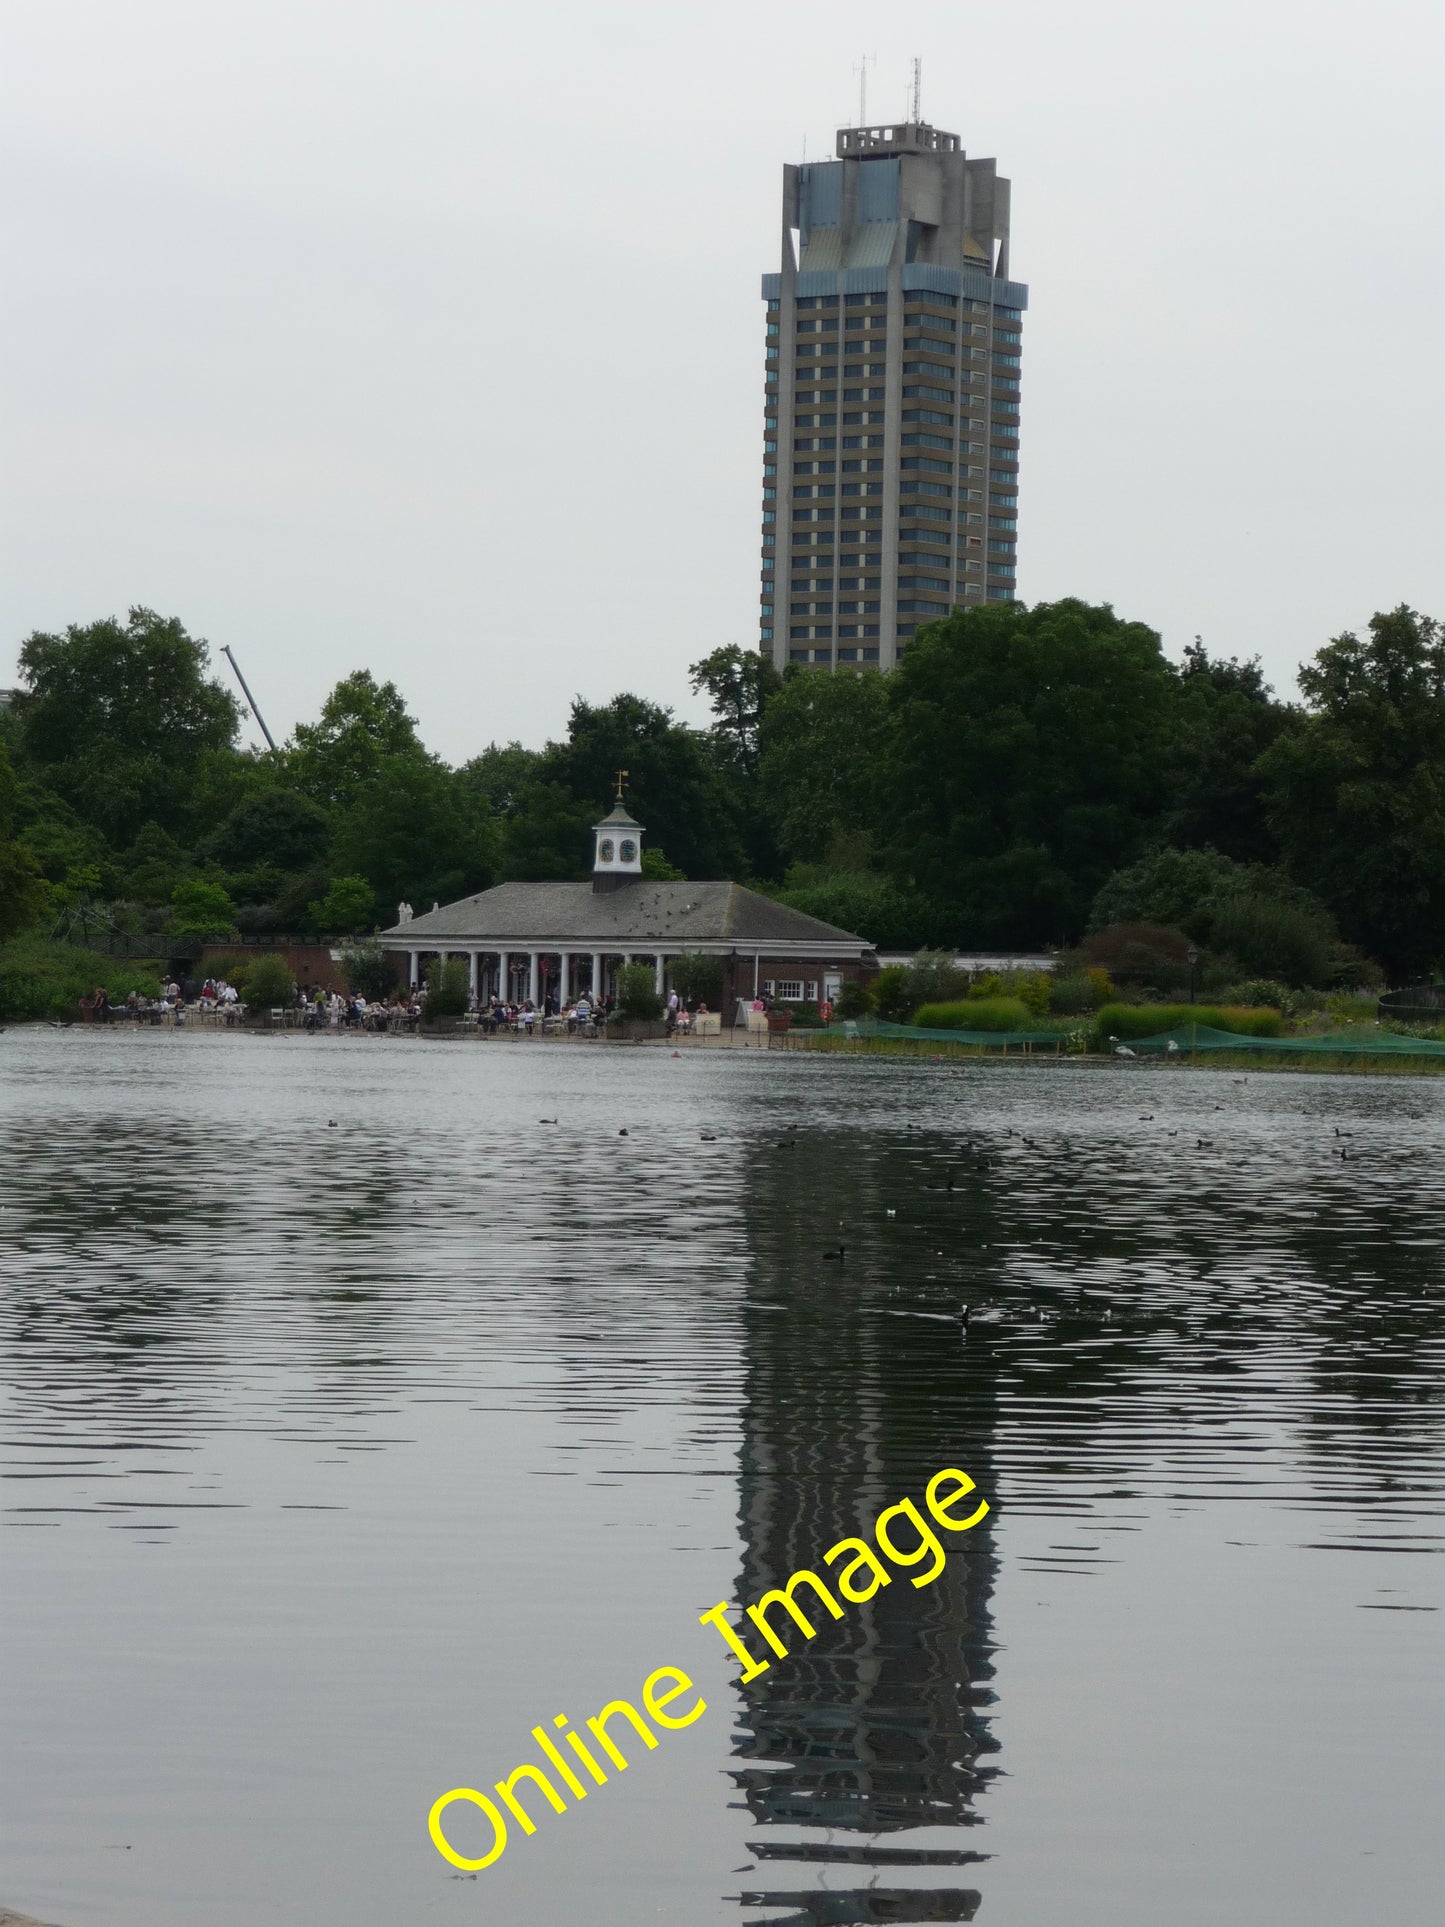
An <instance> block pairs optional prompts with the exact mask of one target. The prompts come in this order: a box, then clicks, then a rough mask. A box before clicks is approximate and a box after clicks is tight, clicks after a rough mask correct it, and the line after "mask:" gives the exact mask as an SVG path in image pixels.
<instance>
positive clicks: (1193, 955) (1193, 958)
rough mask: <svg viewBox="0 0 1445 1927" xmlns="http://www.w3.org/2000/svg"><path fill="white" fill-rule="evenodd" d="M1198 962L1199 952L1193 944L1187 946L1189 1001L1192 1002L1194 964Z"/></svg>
mask: <svg viewBox="0 0 1445 1927" xmlns="http://www.w3.org/2000/svg"><path fill="white" fill-rule="evenodd" d="M1198 962H1199V952H1198V951H1197V950H1196V949H1195V948H1194V945H1193V944H1190V946H1189V1001H1190V1003H1191V1004H1192V1003H1193V1002H1194V966H1195V965H1196V964H1197V963H1198Z"/></svg>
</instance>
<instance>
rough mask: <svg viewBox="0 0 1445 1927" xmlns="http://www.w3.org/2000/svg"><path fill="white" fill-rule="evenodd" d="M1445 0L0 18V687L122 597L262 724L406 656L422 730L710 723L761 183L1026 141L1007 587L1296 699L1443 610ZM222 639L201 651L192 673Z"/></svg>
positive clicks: (620, 6)
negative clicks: (912, 79) (1337, 658)
mask: <svg viewBox="0 0 1445 1927" xmlns="http://www.w3.org/2000/svg"><path fill="white" fill-rule="evenodd" d="M1442 17H1445V16H1442V9H1441V8H1440V7H1439V5H1438V0H1369V4H1339V3H1338V0H1334V3H1332V0H1249V3H1245V0H1209V3H1208V4H1199V3H1198V0H1196V3H1195V4H1184V3H1181V0H1174V4H1171V5H1168V6H1161V5H1160V4H1159V0H1101V4H1095V5H1088V4H1080V3H1079V0H1011V4H1010V5H1008V6H1007V7H1003V6H996V7H984V6H979V5H960V4H958V0H941V3H938V4H934V3H933V0H930V3H929V4H917V5H912V6H892V7H886V8H885V7H883V6H881V5H878V4H877V0H874V4H870V5H861V4H856V3H855V0H827V3H826V4H823V3H822V0H767V4H762V3H761V0H729V3H728V4H727V5H718V6H714V7H710V8H707V9H703V8H700V7H698V6H695V5H694V6H689V5H685V4H684V5H678V4H675V3H674V4H668V5H662V4H639V3H638V0H612V4H609V5H602V4H598V0H589V4H585V5H584V4H579V0H552V4H550V5H548V6H546V7H535V6H534V7H515V6H502V5H496V4H480V3H479V0H469V3H468V4H453V3H452V0H405V4H403V3H402V0H344V4H341V3H339V0H338V3H335V4H332V3H330V0H328V3H326V4H322V3H321V0H246V4H243V5H236V4H231V5H226V6H220V5H215V4H212V0H184V4H179V3H176V0H0V23H3V45H0V120H3V127H0V140H3V145H4V156H3V188H0V193H3V211H4V226H3V235H4V258H5V278H6V282H7V292H6V297H5V301H4V304H3V338H0V370H3V374H0V380H3V422H0V436H3V438H4V463H3V467H4V484H3V485H4V488H5V492H6V493H5V501H4V509H3V513H4V537H3V540H4V548H5V555H4V569H3V580H0V617H3V621H0V684H4V683H7V682H9V681H12V680H13V674H12V670H13V659H14V652H15V650H16V649H17V648H18V646H19V644H20V642H21V640H22V639H23V638H24V637H25V636H26V635H27V634H28V633H29V632H30V631H31V630H32V629H35V628H44V629H55V628H61V627H63V626H64V625H65V624H66V623H68V622H85V621H89V620H92V619H94V618H95V617H98V616H102V615H107V614H112V613H121V614H123V613H124V611H125V609H126V608H127V607H128V606H129V605H131V604H133V603H143V604H146V605H148V606H150V607H153V608H155V609H158V610H161V611H162V612H164V613H166V614H173V615H176V616H179V617H180V618H181V619H182V621H184V622H185V623H186V625H187V626H188V627H189V628H190V629H191V631H192V633H194V634H199V635H202V636H204V637H206V638H207V639H208V640H209V641H210V643H211V644H212V647H213V649H214V648H218V647H219V645H220V644H222V643H229V644H231V646H232V647H233V648H234V649H235V650H236V652H237V654H238V656H239V657H240V659H241V662H242V666H243V667H244V668H245V670H246V672H247V676H248V679H249V680H250V682H251V685H252V688H253V689H254V690H255V692H256V695H257V698H258V699H259V701H260V703H261V706H262V709H263V711H264V712H265V714H266V716H267V720H268V722H269V723H270V724H271V727H272V729H273V731H274V732H275V733H276V734H277V735H278V736H280V735H281V734H282V733H283V732H285V731H289V730H290V728H291V726H292V724H293V723H294V722H295V721H296V720H297V719H298V718H300V719H305V718H306V717H308V716H309V715H312V714H314V712H315V710H316V708H317V706H318V705H319V703H320V701H321V699H322V698H323V696H324V694H325V692H326V691H327V689H328V688H329V687H330V686H331V684H332V683H333V682H334V681H335V680H336V679H337V678H338V677H340V676H342V675H345V674H347V673H348V672H349V671H351V670H352V669H355V668H360V667H367V668H369V669H371V670H372V671H373V672H374V673H375V674H376V675H377V676H378V677H384V676H390V677H393V678H394V679H395V680H396V681H397V683H398V684H399V685H400V686H401V688H402V690H403V692H404V693H405V695H406V697H407V699H408V701H409V703H410V705H411V707H412V709H413V711H414V713H415V714H416V715H417V717H418V718H419V720H420V723H421V726H422V732H423V735H424V737H425V739H426V741H427V742H428V744H429V745H430V746H431V747H432V748H434V749H436V750H438V751H439V752H441V753H442V754H443V755H445V756H446V757H448V758H449V759H450V760H452V761H461V760H463V759H464V758H465V757H467V756H469V755H471V754H474V753H475V752H476V751H477V750H479V749H480V748H482V747H483V746H484V745H485V744H486V743H487V742H489V741H490V740H492V739H493V738H496V739H500V740H505V739H507V738H510V737H520V738H521V739H522V740H523V741H524V742H527V743H531V744H539V743H540V742H541V741H543V740H544V738H545V737H547V736H548V735H559V734H561V733H562V732H563V730H564V728H565V723H566V716H567V709H568V705H569V702H570V700H571V698H572V697H573V695H574V694H578V693H580V694H583V695H585V696H587V697H588V698H591V699H594V700H596V699H602V698H605V697H607V696H609V695H611V694H613V693H615V692H616V691H617V690H619V689H632V690H635V691H637V692H638V693H639V694H642V695H646V696H650V697H652V698H654V699H655V700H658V701H662V702H666V703H670V704H672V705H673V706H674V707H676V708H677V709H678V711H679V713H681V714H683V715H687V716H700V715H701V709H700V706H699V704H698V703H697V701H696V699H695V698H693V697H692V696H691V695H690V694H689V691H688V685H687V665H688V664H689V662H691V661H693V660H695V659H696V658H697V657H698V656H700V655H702V654H703V653H705V652H706V651H707V650H709V649H712V648H714V647H716V646H717V645H718V644H719V643H725V642H741V643H743V644H747V645H752V644H753V643H755V641H756V637H757V589H758V567H759V543H758V530H759V509H760V495H759V491H760V486H761V480H760V473H759V468H760V462H761V417H762V379H763V311H762V305H761V301H760V298H759V287H758V277H759V275H760V274H761V273H763V272H764V271H766V270H771V269H773V268H775V267H776V266H777V253H778V229H779V192H780V170H781V167H782V164H783V163H784V162H785V161H791V160H797V159H800V158H802V156H803V151H804V143H805V141H806V149H807V154H808V155H809V156H811V157H814V158H819V157H823V156H825V155H828V154H830V153H831V152H832V145H833V134H834V130H835V128H836V127H838V126H840V125H844V124H848V123H850V122H852V121H854V120H856V118H857V78H856V72H855V69H856V65H857V62H858V60H859V57H860V55H862V54H865V53H866V54H870V55H876V63H875V64H873V66H872V68H871V78H870V82H869V100H868V107H869V118H870V119H885V118H889V117H893V116H896V115H899V114H901V113H902V111H903V109H904V106H905V102H906V97H907V88H908V83H909V74H910V63H911V60H912V57H913V56H914V55H915V54H918V55H921V57H922V60H923V108H924V117H925V119H928V120H931V121H932V122H933V123H934V124H935V125H937V126H941V127H945V128H948V129H950V130H953V131H956V132H958V133H959V134H960V135H961V136H962V138H963V143H964V146H965V148H966V149H967V150H968V151H969V152H970V153H972V154H977V155H995V156H997V159H998V164H999V168H1000V171H1001V172H1003V173H1005V174H1007V175H1008V176H1010V177H1011V179H1012V181H1013V184H1014V189H1013V207H1014V231H1013V251H1012V272H1013V274H1014V275H1015V276H1016V277H1017V278H1018V279H1021V280H1023V281H1026V282H1027V283H1028V284H1029V287H1030V291H1031V306H1030V309H1029V314H1028V318H1027V320H1026V322H1025V332H1024V365H1023V436H1022V477H1021V517H1020V539H1019V574H1018V589H1019V593H1020V595H1021V596H1022V597H1024V598H1025V599H1026V600H1028V601H1030V602H1033V601H1039V600H1045V599H1051V598H1054V597H1057V596H1062V595H1078V596H1084V597H1087V598H1089V599H1090V600H1099V601H1109V602H1112V603H1113V604H1114V606H1115V607H1116V608H1117V609H1118V610H1119V611H1120V612H1121V613H1124V614H1127V615H1129V616H1131V617H1136V618H1139V619H1141V620H1143V621H1146V622H1148V623H1150V624H1151V625H1153V626H1154V627H1155V628H1157V629H1159V630H1160V632H1161V633H1162V635H1163V637H1164V640H1165V644H1166V647H1167V648H1168V649H1169V650H1170V652H1171V653H1172V654H1174V655H1176V656H1177V655H1178V653H1179V651H1180V650H1181V649H1182V648H1183V646H1184V645H1185V643H1187V642H1188V641H1189V640H1190V638H1191V637H1192V636H1193V635H1194V634H1195V633H1196V632H1198V633H1202V634H1203V636H1204V638H1205V641H1206V643H1207V644H1208V645H1209V646H1210V648H1211V649H1215V650H1219V651H1222V652H1224V653H1235V652H1241V653H1246V654H1254V653H1258V654H1260V655H1262V656H1263V658H1264V660H1265V663H1266V666H1267V668H1268V670H1269V672H1270V673H1271V675H1272V677H1273V678H1274V680H1275V681H1276V683H1277V684H1278V685H1279V686H1281V687H1284V688H1290V687H1292V678H1293V671H1294V667H1295V665H1296V664H1297V663H1298V662H1299V660H1300V659H1301V658H1302V657H1303V656H1305V655H1307V654H1309V653H1312V652H1313V650H1314V649H1315V648H1317V647H1318V646H1319V644H1320V643H1321V642H1323V641H1325V640H1327V639H1328V638H1329V637H1330V636H1331V635H1334V634H1337V633H1338V632H1339V631H1341V630H1342V629H1346V628H1353V627H1358V626H1359V625H1361V624H1363V623H1364V622H1365V621H1367V619H1368V618H1369V616H1370V614H1371V612H1372V611H1373V610H1375V609H1377V608H1381V607H1393V606H1394V605H1395V604H1396V603H1398V602H1400V601H1402V600H1403V601H1407V602H1410V603H1411V604H1413V605H1414V606H1416V607H1418V608H1424V609H1426V610H1430V611H1434V612H1436V613H1439V614H1445V580H1442V578H1445V542H1442V540H1441V535H1442V530H1445V492H1442V467H1441V447H1442V436H1441V430H1442V425H1445V383H1442V365H1445V356H1442V352H1441V351H1442V342H1445V299H1442V295H1445V286H1442V283H1445V274H1442V265H1445V261H1442V245H1441V233H1442V215H1445V207H1442V200H1445V194H1442V166H1441V146H1440V138H1441V137H1440V112H1439V102H1440V89H1441V82H1442V79H1445V61H1442V45H1441V37H1440V21H1441V19H1442ZM221 666H222V668H223V669H224V664H222V665H221Z"/></svg>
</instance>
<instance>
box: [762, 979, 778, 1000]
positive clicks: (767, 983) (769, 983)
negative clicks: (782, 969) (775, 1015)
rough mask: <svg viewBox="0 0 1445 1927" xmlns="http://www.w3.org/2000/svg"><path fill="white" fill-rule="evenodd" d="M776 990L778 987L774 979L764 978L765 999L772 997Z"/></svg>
mask: <svg viewBox="0 0 1445 1927" xmlns="http://www.w3.org/2000/svg"><path fill="white" fill-rule="evenodd" d="M776 989H777V985H776V984H775V983H774V981H773V979H772V978H771V977H764V979H763V995H764V996H765V997H771V996H772V995H773V993H774V991H775V990H776Z"/></svg>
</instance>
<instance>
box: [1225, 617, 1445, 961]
mask: <svg viewBox="0 0 1445 1927" xmlns="http://www.w3.org/2000/svg"><path fill="white" fill-rule="evenodd" d="M1299 680H1300V688H1301V690H1302V691H1303V693H1304V698H1305V704H1306V709H1307V714H1306V715H1305V716H1304V717H1303V718H1301V719H1300V721H1299V722H1298V723H1297V725H1296V726H1295V727H1294V728H1292V729H1290V730H1289V731H1288V733H1286V734H1285V735H1283V736H1281V737H1280V738H1279V740H1278V741H1277V742H1276V743H1274V744H1273V745H1272V747H1271V748H1270V749H1268V750H1267V751H1266V752H1265V754H1264V755H1263V757H1262V758H1261V759H1260V775H1261V777H1262V779H1263V781H1264V784H1265V792H1266V796H1267V799H1268V809H1269V816H1270V821H1271V824H1272V825H1273V828H1274V830H1275V833H1276V834H1277V836H1278V837H1279V839H1280V842H1281V844H1282V846H1283V848H1284V851H1285V854H1286V858H1287V860H1288V863H1289V867H1290V870H1291V873H1292V874H1293V875H1294V876H1295V877H1297V878H1298V879H1299V880H1300V881H1301V882H1303V883H1305V884H1307V885H1308V886H1309V887H1310V888H1311V889H1312V890H1314V891H1316V892H1317V893H1318V895H1319V896H1320V897H1322V898H1323V900H1324V901H1325V903H1326V904H1328V906H1329V907H1330V909H1331V910H1332V911H1333V912H1334V914H1335V916H1336V917H1337V918H1338V919H1339V923H1340V927H1341V929H1342V931H1343V933H1344V935H1345V937H1346V938H1347V939H1348V940H1349V941H1350V942H1352V943H1356V944H1360V945H1362V946H1363V947H1364V948H1365V949H1366V950H1367V951H1369V952H1370V953H1371V955H1373V956H1375V957H1378V958H1379V960H1380V962H1381V963H1382V964H1383V965H1384V967H1385V970H1386V972H1387V974H1388V975H1389V977H1390V978H1391V980H1392V981H1394V982H1399V981H1401V980H1402V979H1405V978H1408V977H1411V976H1415V975H1419V974H1422V973H1424V972H1427V971H1429V970H1430V969H1432V968H1435V967H1438V966H1439V964H1440V963H1441V961H1442V960H1445V637H1442V634H1441V629H1440V625H1439V623H1437V622H1436V621H1434V620H1433V619H1431V618H1429V617H1425V616H1421V615H1418V614H1416V612H1415V611H1414V610H1412V609H1408V608H1406V607H1404V606H1403V604H1402V605H1401V607H1399V608H1398V609H1394V610H1392V611H1391V612H1390V613H1389V614H1381V615H1376V616H1373V617H1372V618H1371V620H1370V627H1369V634H1368V636H1367V637H1366V638H1364V639H1363V640H1361V638H1360V637H1358V636H1356V635H1342V636H1338V637H1336V639H1335V640H1334V641H1333V642H1331V643H1327V644H1326V645H1325V647H1324V648H1323V649H1321V650H1320V651H1319V653H1318V655H1316V657H1315V658H1314V661H1313V662H1311V663H1306V664H1305V665H1303V666H1302V668H1301V669H1300V677H1299Z"/></svg>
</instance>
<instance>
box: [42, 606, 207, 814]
mask: <svg viewBox="0 0 1445 1927" xmlns="http://www.w3.org/2000/svg"><path fill="white" fill-rule="evenodd" d="M207 660H208V651H207V646H206V644H205V643H204V642H202V641H199V640H197V639H195V638H193V637H191V636H189V635H188V634H187V633H186V631H185V629H184V628H183V627H182V626H181V624H180V623H179V622H178V621H176V620H175V618H174V617H162V616H158V615H157V614H156V613H155V612H154V610H151V609H140V608H136V609H132V610H131V611H130V615H129V618H128V620H127V621H126V622H125V623H124V624H122V623H120V622H117V621H116V620H115V619H114V618H106V619H105V620H103V621H101V622H92V623H88V624H86V625H85V626H83V627H76V626H74V625H72V626H71V627H70V628H68V629H67V630H66V631H65V633H64V635H48V634H43V633H42V632H40V631H39V630H37V631H36V632H35V633H34V634H33V635H31V636H30V637H29V638H28V639H27V640H26V641H25V643H24V644H23V645H22V647H21V650H20V675H21V680H22V685H23V687H22V690H21V693H20V695H19V697H18V698H17V701H16V704H15V707H16V712H17V716H18V721H19V725H20V732H21V744H22V748H23V753H24V756H25V758H26V760H27V761H28V762H29V763H30V764H31V765H32V766H33V767H34V768H35V770H36V771H37V773H39V774H40V775H41V776H42V777H43V780H44V782H45V784H46V786H47V787H48V788H49V789H52V790H54V791H55V792H56V794H57V795H59V796H61V797H62V798H64V799H65V801H67V802H68V803H70V804H71V805H72V807H73V808H74V809H75V810H76V811H77V813H78V814H79V815H80V817H81V818H82V819H83V820H84V821H85V822H87V823H89V824H91V825H93V826H94V827H95V828H96V829H97V830H98V831H100V832H101V833H102V835H104V836H105V837H106V838H107V839H109V840H111V841H125V840H128V839H129V838H130V837H131V836H133V835H134V834H135V832H136V830H138V829H139V828H140V826H141V824H142V823H145V822H147V821H154V822H157V823H162V824H167V825H170V826H172V827H174V826H176V825H178V824H182V823H184V822H185V820H186V817H187V813H188V810H189V806H190V802H191V790H192V786H193V782H194V778H195V773H196V766H197V764H198V762H199V760H200V758H201V757H202V755H203V754H204V752H206V751H207V750H217V749H230V748H231V747H232V745H233V744H234V741H235V737H236V730H237V726H238V723H239V712H238V710H237V707H236V702H235V699H234V698H233V697H232V695H231V694H230V692H229V690H226V689H223V688H222V687H221V685H220V684H219V683H217V682H215V681H213V680H212V679H211V677H209V676H208V675H207V673H206V665H207Z"/></svg>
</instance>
